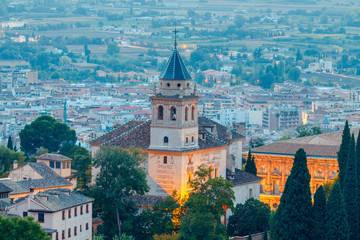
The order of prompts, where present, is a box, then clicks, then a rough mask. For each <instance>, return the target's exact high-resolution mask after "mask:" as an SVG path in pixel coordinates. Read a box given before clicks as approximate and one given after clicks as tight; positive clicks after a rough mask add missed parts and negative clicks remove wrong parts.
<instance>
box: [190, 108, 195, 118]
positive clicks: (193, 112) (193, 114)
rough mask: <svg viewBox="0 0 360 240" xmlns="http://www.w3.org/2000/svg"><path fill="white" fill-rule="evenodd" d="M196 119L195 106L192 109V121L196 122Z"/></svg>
mask: <svg viewBox="0 0 360 240" xmlns="http://www.w3.org/2000/svg"><path fill="white" fill-rule="evenodd" d="M194 119H195V106H192V107H191V120H192V121H194Z"/></svg>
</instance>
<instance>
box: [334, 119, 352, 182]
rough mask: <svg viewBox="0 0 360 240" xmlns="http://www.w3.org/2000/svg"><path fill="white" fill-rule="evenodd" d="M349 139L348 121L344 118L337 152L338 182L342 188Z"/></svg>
mask: <svg viewBox="0 0 360 240" xmlns="http://www.w3.org/2000/svg"><path fill="white" fill-rule="evenodd" d="M350 140H351V136H350V128H349V123H348V121H347V120H346V122H345V127H344V130H343V135H342V139H341V144H340V150H339V151H338V152H337V155H338V162H339V182H340V186H341V188H343V184H344V179H345V171H346V163H347V159H348V153H349V148H350Z"/></svg>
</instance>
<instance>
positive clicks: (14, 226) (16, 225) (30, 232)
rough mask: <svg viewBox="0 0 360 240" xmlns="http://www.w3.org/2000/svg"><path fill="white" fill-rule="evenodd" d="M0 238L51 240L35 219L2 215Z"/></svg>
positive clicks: (11, 239) (5, 239)
mask: <svg viewBox="0 0 360 240" xmlns="http://www.w3.org/2000/svg"><path fill="white" fill-rule="evenodd" d="M0 236H1V239H2V240H14V239H17V240H32V239H37V240H50V238H49V236H48V235H47V233H46V232H45V231H44V230H42V229H41V227H40V224H39V223H38V222H35V221H34V218H33V217H25V218H20V217H6V218H3V217H2V216H1V215H0Z"/></svg>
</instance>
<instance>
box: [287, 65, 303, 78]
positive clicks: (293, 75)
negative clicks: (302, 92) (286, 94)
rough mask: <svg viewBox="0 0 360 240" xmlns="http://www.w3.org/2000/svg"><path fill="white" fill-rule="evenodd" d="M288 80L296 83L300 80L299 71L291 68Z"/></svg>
mask: <svg viewBox="0 0 360 240" xmlns="http://www.w3.org/2000/svg"><path fill="white" fill-rule="evenodd" d="M288 78H289V79H290V80H293V81H298V80H299V78H300V70H299V69H298V68H296V67H293V68H291V69H290V70H289V73H288Z"/></svg>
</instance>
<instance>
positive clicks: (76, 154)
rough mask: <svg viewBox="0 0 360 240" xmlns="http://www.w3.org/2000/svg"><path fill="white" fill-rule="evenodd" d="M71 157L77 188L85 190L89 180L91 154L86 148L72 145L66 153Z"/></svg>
mask: <svg viewBox="0 0 360 240" xmlns="http://www.w3.org/2000/svg"><path fill="white" fill-rule="evenodd" d="M67 156H68V157H69V158H71V159H72V161H71V168H72V169H75V170H76V171H77V173H76V178H77V189H80V190H87V189H88V187H87V186H88V184H89V183H90V182H91V155H90V153H89V151H88V150H87V149H86V148H83V147H80V146H74V147H73V148H72V149H71V150H70V152H69V153H68V155H67Z"/></svg>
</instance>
